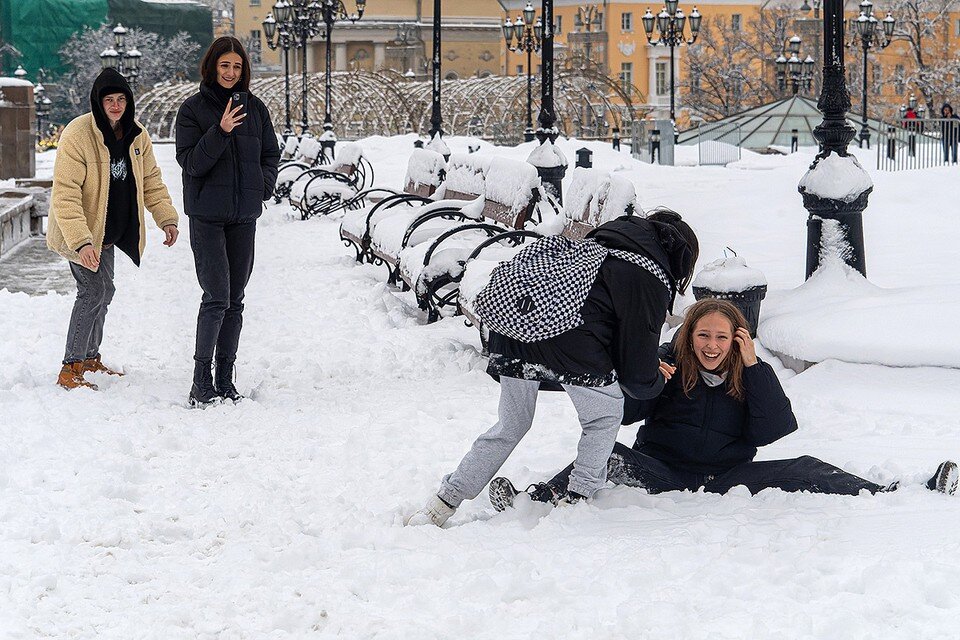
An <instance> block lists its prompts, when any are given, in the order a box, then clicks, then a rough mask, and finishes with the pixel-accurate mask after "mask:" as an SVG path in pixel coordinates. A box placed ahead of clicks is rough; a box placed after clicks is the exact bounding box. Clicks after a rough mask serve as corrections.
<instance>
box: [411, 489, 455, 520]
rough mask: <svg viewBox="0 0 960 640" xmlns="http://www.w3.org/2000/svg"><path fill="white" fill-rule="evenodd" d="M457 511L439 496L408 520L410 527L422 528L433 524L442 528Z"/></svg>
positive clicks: (431, 499)
mask: <svg viewBox="0 0 960 640" xmlns="http://www.w3.org/2000/svg"><path fill="white" fill-rule="evenodd" d="M456 511H457V510H456V509H455V508H453V507H451V506H450V505H448V504H447V503H446V502H444V501H443V500H441V499H440V497H439V496H433V497H432V498H430V500H428V501H427V504H425V505H424V506H423V507H421V508H420V509H419V510H418V511H417V512H416V513H414V514H413V515H412V516H410V518H409V519H408V520H407V526H408V527H420V526H423V525H425V524H433V525H436V526H438V527H442V526H443V523H444V522H446V521H447V519H448V518H449V517H450V516H452V515H453V514H454V513H455V512H456Z"/></svg>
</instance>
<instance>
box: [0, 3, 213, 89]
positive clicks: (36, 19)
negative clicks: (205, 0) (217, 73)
mask: <svg viewBox="0 0 960 640" xmlns="http://www.w3.org/2000/svg"><path fill="white" fill-rule="evenodd" d="M117 23H122V24H123V25H124V26H125V27H127V28H134V27H139V28H140V29H143V30H144V31H152V32H154V33H158V34H160V35H161V36H163V37H165V38H170V37H173V36H175V35H176V34H177V33H178V32H179V31H186V32H187V33H188V34H190V37H191V39H192V40H193V41H194V42H196V43H197V44H199V45H200V48H201V50H204V49H206V47H207V45H209V44H210V42H212V41H213V20H212V16H211V13H210V8H209V7H207V6H205V5H202V4H200V3H198V2H190V1H188V0H170V1H165V0H0V48H3V47H4V45H12V46H13V47H15V48H16V49H17V50H19V52H20V54H21V56H20V57H17V56H15V55H13V54H12V52H11V51H10V48H9V47H6V48H4V49H3V53H2V54H0V66H2V68H0V71H2V74H3V75H10V74H11V73H13V71H14V69H16V68H17V64H22V65H23V67H24V69H26V70H27V73H28V74H29V76H28V77H30V78H36V77H37V76H36V71H37V69H39V68H40V67H43V68H44V69H46V70H47V71H48V72H51V73H53V74H54V75H59V74H60V73H61V72H63V71H64V68H63V64H62V63H61V62H60V58H59V56H58V55H57V52H58V51H59V50H60V47H62V46H63V43H64V42H66V41H67V40H69V39H70V36H72V35H73V34H74V33H76V32H77V31H80V30H82V29H83V27H85V26H86V27H90V28H92V29H97V28H99V27H100V26H101V25H103V24H117ZM97 62H98V61H96V60H94V61H91V63H93V64H96V63H97Z"/></svg>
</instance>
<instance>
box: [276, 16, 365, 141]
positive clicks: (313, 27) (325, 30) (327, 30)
mask: <svg viewBox="0 0 960 640" xmlns="http://www.w3.org/2000/svg"><path fill="white" fill-rule="evenodd" d="M356 4H357V12H356V13H353V14H348V13H347V9H346V7H345V6H344V4H343V1H342V0H279V1H278V2H277V3H276V4H275V5H273V11H272V12H271V13H270V15H268V16H267V18H266V19H264V21H263V30H264V34H265V35H266V36H267V44H268V46H270V47H271V48H274V49H275V48H276V47H277V46H280V47H283V34H284V33H286V38H287V39H288V40H289V45H288V47H287V48H285V52H286V51H287V49H295V48H299V49H300V62H301V70H300V71H301V94H300V107H301V109H300V111H301V113H300V133H301V135H302V134H304V133H306V132H307V131H308V130H309V129H310V120H309V110H308V104H307V102H308V96H309V85H308V78H307V44H308V43H309V42H310V40H311V39H313V38H314V37H316V36H318V35H320V34H323V37H324V40H326V45H327V46H326V54H327V55H326V77H325V84H324V100H325V103H326V104H325V105H324V109H325V111H324V117H323V129H324V136H323V140H322V142H323V146H324V149H325V150H329V151H330V157H331V159H332V157H333V147H334V145H335V144H336V140H337V138H336V136H335V135H334V133H333V117H332V116H331V114H330V103H331V99H330V95H331V81H330V71H331V64H330V56H331V51H330V47H331V32H332V31H333V25H334V23H336V22H337V21H340V20H349V21H350V22H356V21H357V20H359V19H360V18H362V17H363V11H364V9H365V8H366V5H367V1H366V0H356ZM270 32H273V33H275V34H277V33H278V34H279V36H280V39H279V42H278V43H276V44H275V43H273V37H272V36H271V35H270ZM286 75H288V76H289V64H288V65H287V67H286ZM288 82H289V81H288Z"/></svg>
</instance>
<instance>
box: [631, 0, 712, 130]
mask: <svg viewBox="0 0 960 640" xmlns="http://www.w3.org/2000/svg"><path fill="white" fill-rule="evenodd" d="M679 4H680V2H679V0H667V1H666V3H665V6H664V8H663V10H662V11H660V13H659V14H658V15H657V16H654V15H653V14H652V13H651V12H650V9H649V8H647V12H646V13H645V14H643V18H641V19H642V20H643V30H644V31H645V32H646V34H647V42H649V43H650V44H652V45H662V46H665V47H670V120H672V121H674V122H676V113H675V109H674V106H675V105H674V100H675V98H674V86H675V84H676V81H675V76H674V63H673V50H674V48H675V47H679V46H680V45H682V44H688V45H689V44H693V43H694V42H696V41H697V36H698V35H699V34H700V22H701V21H702V20H703V16H701V15H700V12H699V11H697V8H696V7H694V8H693V11H692V12H691V13H690V39H689V40H688V39H686V38H685V37H684V35H683V28H684V25H685V24H686V21H687V16H686V15H684V13H683V10H682V9H680V8H679V6H678V5H679ZM654 22H656V24H657V31H658V32H659V36H658V37H657V39H656V40H655V39H654V38H653V24H654Z"/></svg>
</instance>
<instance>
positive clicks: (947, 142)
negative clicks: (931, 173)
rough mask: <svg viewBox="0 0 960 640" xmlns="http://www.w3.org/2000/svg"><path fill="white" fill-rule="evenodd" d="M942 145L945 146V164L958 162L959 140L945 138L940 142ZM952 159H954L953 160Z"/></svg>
mask: <svg viewBox="0 0 960 640" xmlns="http://www.w3.org/2000/svg"><path fill="white" fill-rule="evenodd" d="M940 144H942V145H943V161H944V162H953V163H954V164H956V162H957V140H956V139H952V140H951V139H949V138H944V139H942V140H940ZM951 157H952V158H953V159H952V160H951Z"/></svg>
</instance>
